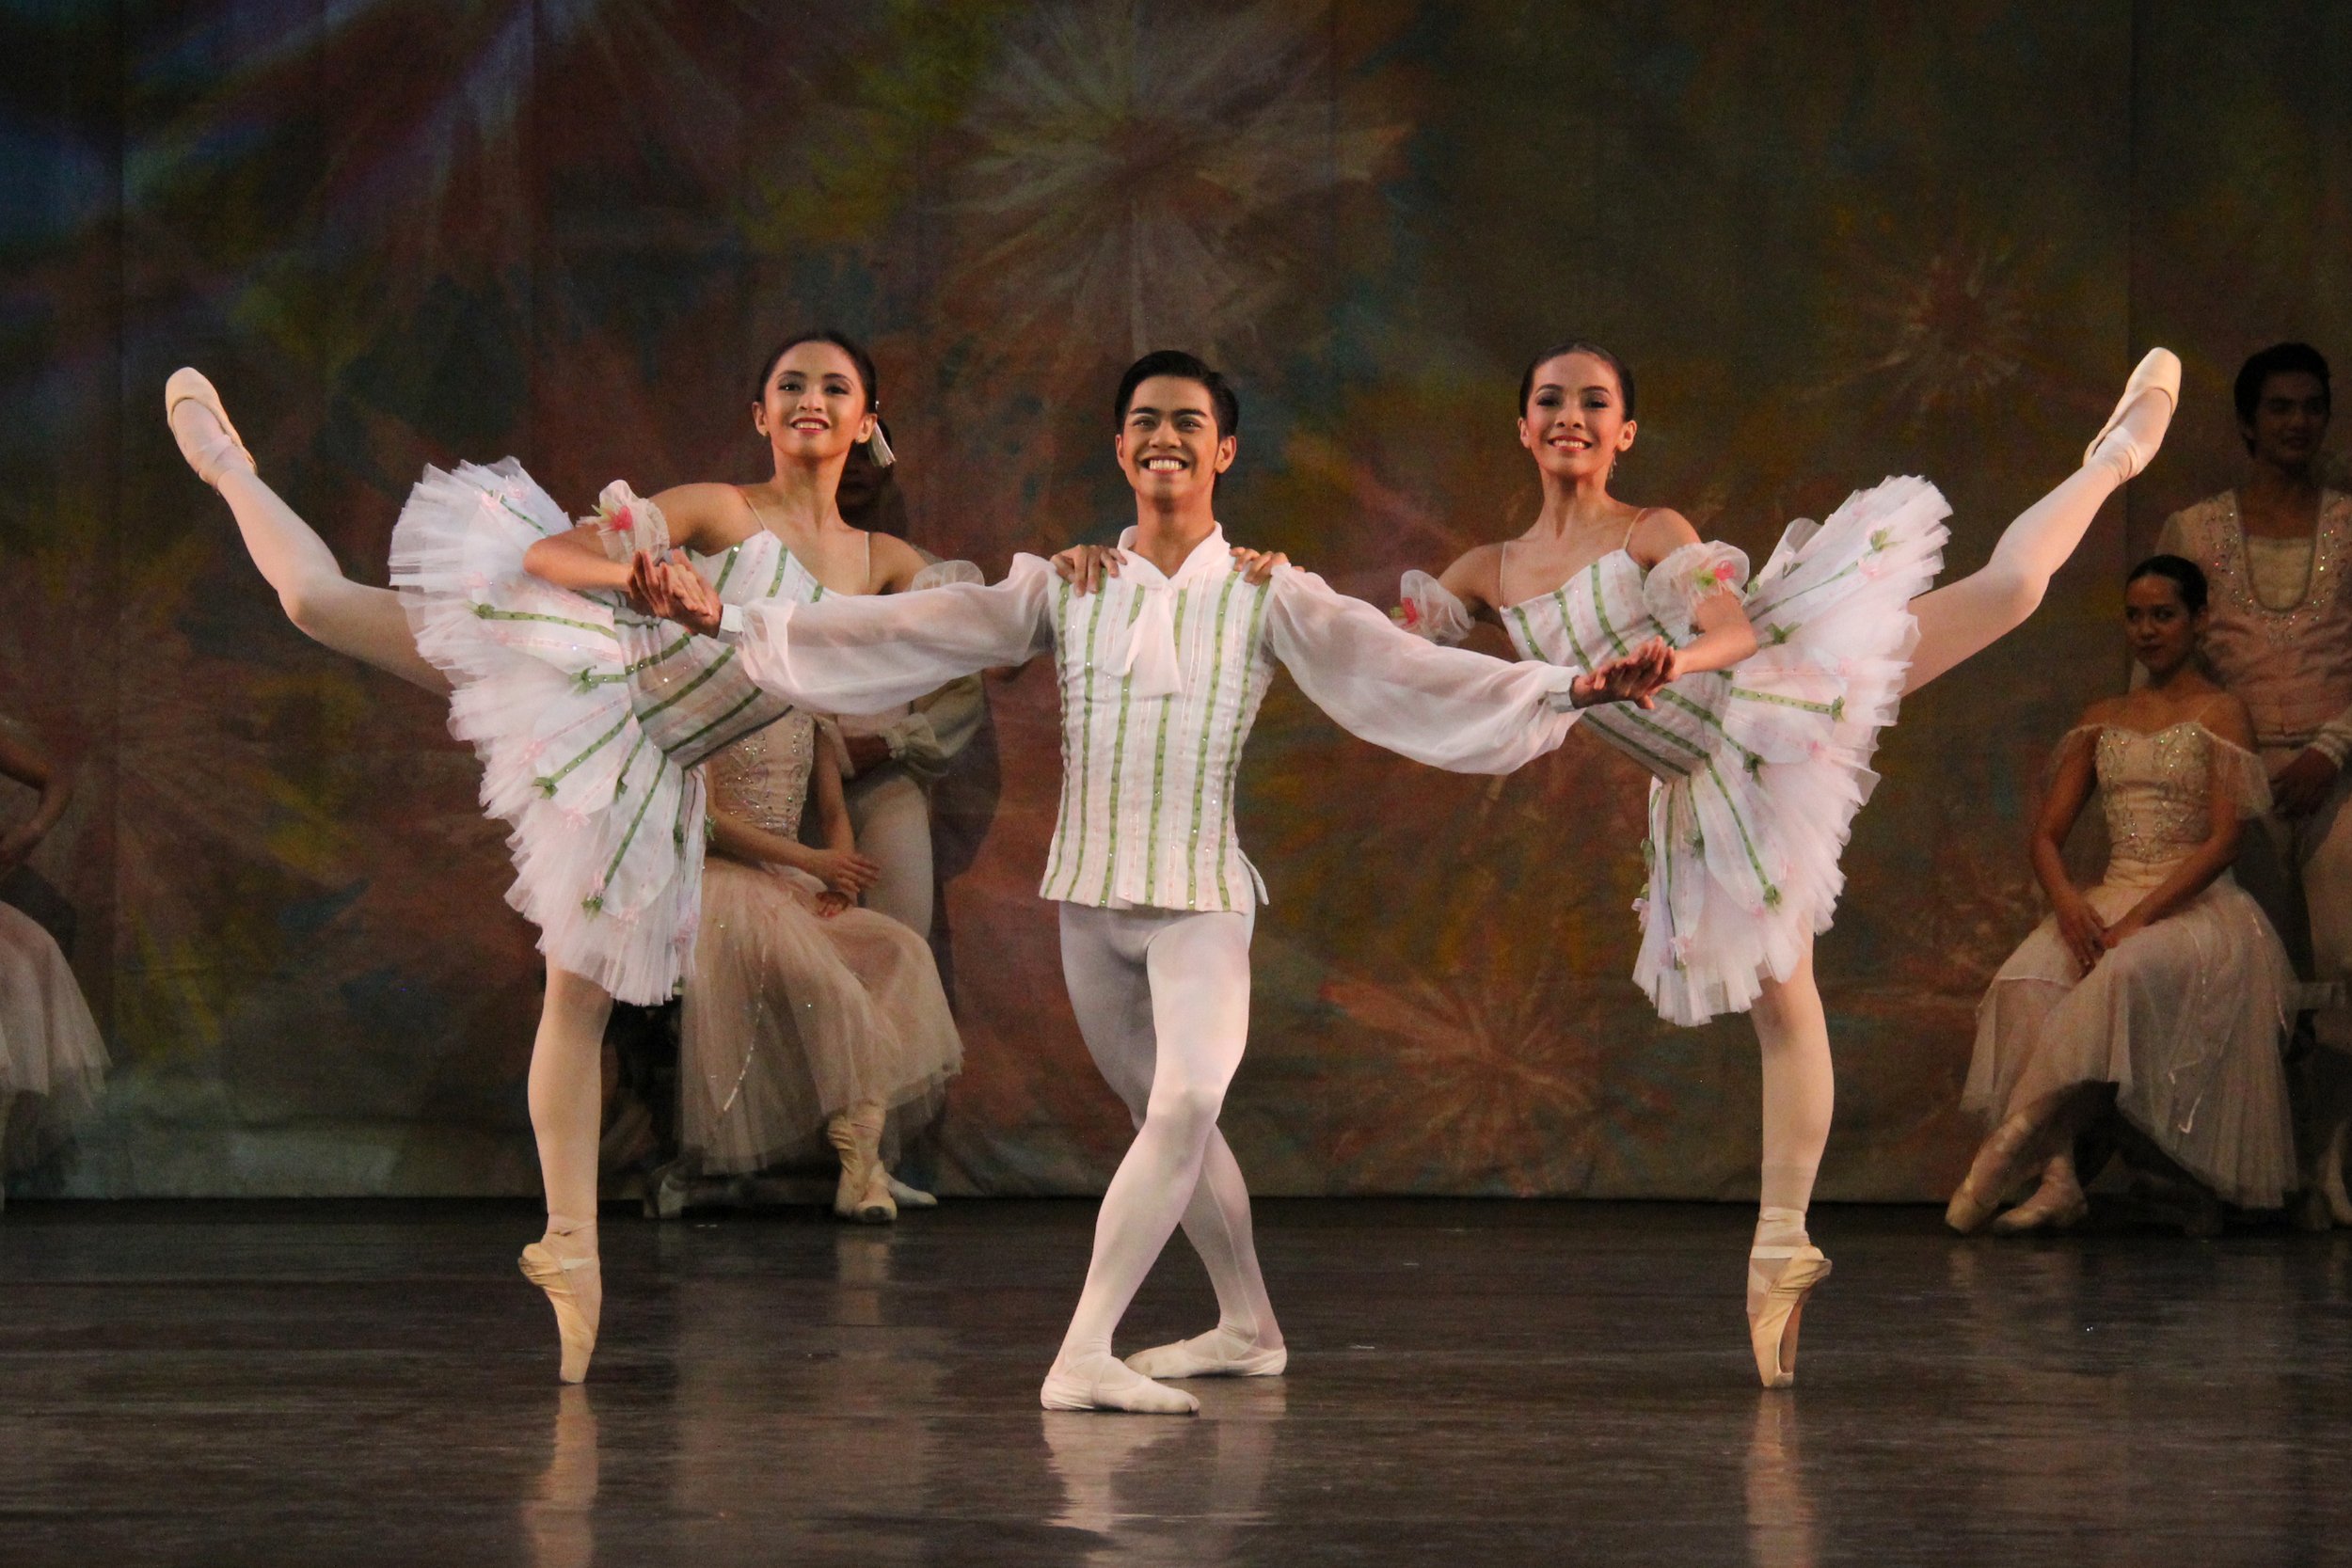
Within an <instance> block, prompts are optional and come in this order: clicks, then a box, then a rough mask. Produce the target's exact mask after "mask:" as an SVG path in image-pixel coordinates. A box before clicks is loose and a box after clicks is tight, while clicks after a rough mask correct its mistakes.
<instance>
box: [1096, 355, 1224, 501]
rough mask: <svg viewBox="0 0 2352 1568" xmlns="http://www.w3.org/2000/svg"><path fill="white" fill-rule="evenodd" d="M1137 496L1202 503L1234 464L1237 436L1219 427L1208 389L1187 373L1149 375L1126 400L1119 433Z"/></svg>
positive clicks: (1123, 460)
mask: <svg viewBox="0 0 2352 1568" xmlns="http://www.w3.org/2000/svg"><path fill="white" fill-rule="evenodd" d="M1115 450H1116V451H1118V453H1119V466H1120V469H1122V470H1123V471H1124V472H1125V473H1126V475H1127V483H1129V484H1131V485H1133V486H1135V491H1136V499H1139V500H1141V501H1143V502H1144V503H1146V504H1147V505H1150V506H1152V507H1153V508H1155V509H1158V510H1162V511H1170V512H1173V511H1178V510H1183V509H1184V508H1186V507H1187V506H1193V505H1203V504H1205V503H1206V501H1207V499H1208V498H1209V497H1210V496H1212V495H1213V494H1215V493H1216V476H1217V475H1219V474H1221V473H1223V472H1224V471H1225V470H1226V469H1228V468H1230V467H1232V466H1233V453H1234V451H1236V450H1237V449H1236V443H1235V441H1234V438H1233V437H1232V436H1225V435H1220V434H1219V433H1218V431H1217V420H1216V401H1215V399H1213V398H1212V397H1211V396H1210V393H1209V388H1207V387H1205V386H1203V385H1201V384H1200V382H1198V381H1194V380H1192V379H1190V378H1189V377H1186V376H1178V375H1154V376H1148V377H1146V378H1145V379H1144V380H1143V381H1141V382H1139V383H1137V384H1136V389H1135V391H1134V393H1133V394H1132V395H1131V396H1130V397H1129V398H1128V400H1127V408H1126V411H1125V413H1124V414H1123V415H1121V416H1120V421H1119V435H1118V436H1117V437H1116V438H1115Z"/></svg>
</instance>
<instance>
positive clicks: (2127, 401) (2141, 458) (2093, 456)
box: [2083, 348, 2181, 479]
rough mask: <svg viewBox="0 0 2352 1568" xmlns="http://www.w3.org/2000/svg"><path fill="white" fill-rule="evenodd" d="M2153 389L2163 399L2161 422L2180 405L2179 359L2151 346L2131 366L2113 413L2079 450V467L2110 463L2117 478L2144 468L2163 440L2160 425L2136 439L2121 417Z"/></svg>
mask: <svg viewBox="0 0 2352 1568" xmlns="http://www.w3.org/2000/svg"><path fill="white" fill-rule="evenodd" d="M2148 392H2154V393H2157V394H2159V395H2160V396H2162V397H2163V399H2164V401H2165V415H2164V418H2165V424H2169V423H2170V422H2171V420H2172V411H2173V410H2174V409H2176V408H2178V407H2180V405H2181V359H2180V356H2178V355H2176V354H2174V353H2173V352H2172V351H2171V350H2170V349H2169V348H2152V349H2150V350H2149V351H2148V353H2147V356H2146V357H2144V358H2142V359H2141V360H2140V362H2139V363H2138V364H2137V365H2136V366H2134V367H2133V368H2132V373H2131V378H2130V379H2129V380H2127V381H2125V382H2124V383H2123V395H2122V397H2121V398H2119V399H2117V400H2116V404H2115V412H2114V413H2112V414H2110V415H2108V416H2107V422H2106V424H2103V425H2101V426H2100V427H2099V434H2098V435H2096V436H2092V437H2091V438H2090V445H2089V446H2087V447H2085V448H2084V449H2083V467H2086V468H2088V467H2090V466H2091V465H2092V464H2093V463H2098V462H2112V463H2114V464H2115V465H2116V466H2117V467H2118V468H2119V469H2121V470H2122V471H2121V473H2120V475H2119V478H2121V479H2130V478H2131V477H2132V476H2133V475H2134V474H2137V473H2138V472H2139V471H2140V470H2141V469H2142V468H2145V467H2148V463H2149V460H2150V459H2151V458H2153V457H2154V456H2155V455H2156V448H2157V447H2159V446H2161V445H2162V444H2163V442H2164V426H2163V425H2159V426H2158V427H2157V428H2156V431H2155V433H2154V434H2153V436H2147V437H2145V444H2143V443H2142V440H2141V439H2140V438H2136V437H2135V436H2134V434H2133V433H2132V432H2131V431H2130V430H2129V429H2127V428H2125V426H2124V423H2123V420H2124V418H2125V416H2127V415H2128V414H2130V412H2131V410H2132V405H2133V404H2136V403H2137V402H2138V401H2139V399H2140V397H2141V396H2142V394H2144V393H2148Z"/></svg>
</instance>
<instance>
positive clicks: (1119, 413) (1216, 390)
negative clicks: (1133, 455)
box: [1111, 348, 1241, 440]
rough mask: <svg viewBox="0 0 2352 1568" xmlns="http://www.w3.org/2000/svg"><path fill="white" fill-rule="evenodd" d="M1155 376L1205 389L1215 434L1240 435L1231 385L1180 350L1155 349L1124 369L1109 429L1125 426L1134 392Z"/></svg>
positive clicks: (1237, 400) (1238, 411)
mask: <svg viewBox="0 0 2352 1568" xmlns="http://www.w3.org/2000/svg"><path fill="white" fill-rule="evenodd" d="M1155 375H1172V376H1174V377H1176V378H1177V379H1178V380H1179V381H1198V382H1199V383H1200V385H1201V386H1203V387H1205V388H1208V392H1209V404H1210V406H1211V407H1213V408H1215V409H1216V434H1217V438H1218V439H1220V440H1222V439H1223V438H1224V437H1226V436H1238V435H1240V434H1241V398H1240V397H1239V396H1238V395H1236V394H1235V392H1234V391H1233V388H1232V383H1231V382H1229V381H1227V380H1226V379H1225V378H1224V377H1223V376H1221V375H1219V374H1217V372H1215V371H1213V370H1211V369H1210V368H1209V366H1208V362H1207V361H1205V360H1203V359H1201V358H1200V356H1197V355H1191V354H1186V353H1185V352H1184V350H1183V349H1180V348H1158V349H1153V350H1152V352H1151V353H1149V354H1147V355H1145V356H1143V357H1142V358H1140V359H1138V360H1136V362H1135V363H1134V364H1132V365H1130V366H1128V367H1127V373H1126V374H1125V375H1122V376H1120V378H1119V396H1118V398H1117V400H1116V401H1114V402H1113V403H1112V404H1111V428H1112V429H1113V430H1119V429H1121V428H1123V427H1124V426H1125V425H1126V423H1127V405H1128V404H1131V403H1133V402H1135V400H1136V388H1138V387H1140V386H1142V385H1143V384H1144V383H1145V382H1147V381H1149V380H1151V379H1152V377H1153V376H1155Z"/></svg>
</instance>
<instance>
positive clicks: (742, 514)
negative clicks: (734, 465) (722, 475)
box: [653, 481, 760, 555]
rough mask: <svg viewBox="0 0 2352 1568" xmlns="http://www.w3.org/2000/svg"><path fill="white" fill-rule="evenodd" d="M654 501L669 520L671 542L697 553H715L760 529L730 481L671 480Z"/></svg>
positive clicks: (741, 494) (749, 509)
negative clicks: (671, 482) (678, 481)
mask: <svg viewBox="0 0 2352 1568" xmlns="http://www.w3.org/2000/svg"><path fill="white" fill-rule="evenodd" d="M653 503H654V505H656V506H658V507H660V508H661V515H662V516H663V517H664V518H666V519H667V520H668V522H669V525H670V543H672V544H673V545H675V546H678V547H680V548H681V549H688V550H691V551H693V552H694V553H695V554H696V555H716V554H718V553H719V552H720V551H721V550H723V549H728V548H731V547H733V546H737V545H739V544H741V543H742V542H743V541H744V540H746V539H749V538H750V537H751V536H752V535H753V534H754V533H756V532H757V531H759V526H760V525H759V519H758V518H757V517H756V516H755V515H753V514H752V510H751V508H750V507H749V506H748V505H746V504H745V503H744V500H743V493H742V492H741V491H740V490H738V489H737V488H736V487H735V486H734V485H732V484H721V483H715V482H709V481H700V482H696V483H688V484H674V485H672V486H670V488H668V489H667V490H664V491H661V492H660V494H658V495H656V496H655V497H654V498H653Z"/></svg>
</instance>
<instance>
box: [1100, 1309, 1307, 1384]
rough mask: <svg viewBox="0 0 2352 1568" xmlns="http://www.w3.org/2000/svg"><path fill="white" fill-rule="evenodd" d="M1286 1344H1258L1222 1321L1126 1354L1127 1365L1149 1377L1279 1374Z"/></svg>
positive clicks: (1287, 1354)
mask: <svg viewBox="0 0 2352 1568" xmlns="http://www.w3.org/2000/svg"><path fill="white" fill-rule="evenodd" d="M1290 1359H1291V1353H1290V1350H1289V1348H1288V1347H1287V1346H1283V1345H1273V1346H1263V1345H1260V1344H1259V1343H1258V1342H1257V1340H1255V1339H1253V1338H1250V1337H1249V1336H1248V1335H1247V1334H1243V1333H1241V1332H1240V1331H1238V1330H1236V1329H1231V1328H1227V1327H1226V1326H1225V1325H1224V1324H1223V1323H1219V1324H1217V1326H1216V1327H1215V1328H1213V1329H1211V1330H1209V1332H1208V1333H1206V1334H1196V1335H1194V1336H1193V1337H1192V1338H1189V1339H1179V1340H1177V1341H1176V1342H1175V1343H1174V1344H1172V1345H1154V1346H1152V1348H1151V1349H1150V1350H1139V1351H1137V1352H1136V1354H1133V1355H1131V1356H1129V1357H1127V1365H1128V1366H1129V1367H1130V1368H1131V1369H1133V1370H1136V1371H1137V1372H1140V1373H1142V1374H1143V1375H1144V1376H1145V1377H1149V1378H1161V1379H1174V1378H1186V1377H1280V1376H1281V1375H1282V1370H1283V1369H1284V1368H1286V1367H1288V1366H1289V1365H1290Z"/></svg>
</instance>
